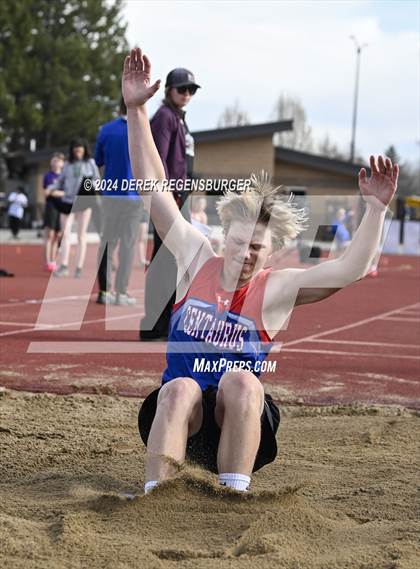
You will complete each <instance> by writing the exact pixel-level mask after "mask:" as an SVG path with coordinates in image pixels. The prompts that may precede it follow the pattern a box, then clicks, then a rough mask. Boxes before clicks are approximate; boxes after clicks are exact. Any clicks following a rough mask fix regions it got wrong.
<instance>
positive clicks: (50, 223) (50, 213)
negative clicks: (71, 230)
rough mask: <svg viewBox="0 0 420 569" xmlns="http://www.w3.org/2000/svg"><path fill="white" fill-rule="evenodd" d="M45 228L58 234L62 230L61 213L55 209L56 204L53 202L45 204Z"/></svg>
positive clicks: (48, 201) (49, 201)
mask: <svg viewBox="0 0 420 569" xmlns="http://www.w3.org/2000/svg"><path fill="white" fill-rule="evenodd" d="M44 227H48V228H49V229H53V230H54V231H56V232H57V233H58V232H59V231H60V229H61V226H60V212H59V211H58V209H57V208H56V207H55V205H54V202H53V201H51V200H47V201H46V202H45V211H44Z"/></svg>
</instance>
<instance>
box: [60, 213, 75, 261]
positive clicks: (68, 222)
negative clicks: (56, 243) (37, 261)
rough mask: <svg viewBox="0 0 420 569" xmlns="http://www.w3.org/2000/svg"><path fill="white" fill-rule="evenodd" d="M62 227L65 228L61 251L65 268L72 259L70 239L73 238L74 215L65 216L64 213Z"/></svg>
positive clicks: (61, 219)
mask: <svg viewBox="0 0 420 569" xmlns="http://www.w3.org/2000/svg"><path fill="white" fill-rule="evenodd" d="M60 222H61V227H62V228H63V237H62V239H61V248H60V249H61V250H60V257H61V258H60V262H61V264H62V265H64V266H65V267H68V265H69V258H70V238H71V228H72V227H73V222H74V213H70V214H69V215H65V214H64V213H62V214H61V215H60Z"/></svg>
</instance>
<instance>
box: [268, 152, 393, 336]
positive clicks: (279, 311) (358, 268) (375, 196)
mask: <svg viewBox="0 0 420 569" xmlns="http://www.w3.org/2000/svg"><path fill="white" fill-rule="evenodd" d="M370 166H371V176H370V177H369V178H368V177H367V175H366V170H365V169H364V168H362V169H361V170H360V172H359V188H360V192H361V194H362V196H363V199H364V200H365V202H366V212H365V214H364V216H363V219H362V221H361V223H360V226H359V228H358V229H357V231H356V233H355V235H354V237H353V239H352V241H351V243H350V245H349V247H348V248H347V249H346V251H345V252H344V253H343V254H342V255H341V256H340V257H338V258H337V259H335V260H332V261H326V262H324V263H321V264H320V265H318V266H316V267H312V268H310V269H286V270H282V271H274V272H273V273H272V274H271V275H270V277H269V280H268V283H267V289H266V294H265V298H264V320H265V322H266V321H267V320H268V322H266V323H267V325H268V326H269V327H270V328H271V330H278V329H280V328H281V325H282V324H283V322H284V320H285V318H287V315H288V314H289V313H290V310H291V309H292V308H293V306H296V305H300V304H308V303H311V302H317V301H319V300H322V299H324V298H327V297H328V296H330V295H331V294H334V292H337V290H340V289H341V288H343V287H345V286H347V285H349V284H351V283H353V282H355V281H357V280H359V279H361V278H362V277H364V276H365V275H366V274H367V272H368V270H369V268H370V267H371V264H372V261H373V259H374V258H375V255H376V254H377V253H378V249H379V245H380V241H381V235H382V230H383V224H384V219H385V213H386V209H387V206H388V205H389V203H390V201H391V200H392V198H393V196H394V194H395V191H396V189H397V182H398V165H397V164H395V165H394V166H393V165H392V162H391V160H390V159H389V158H387V159H386V160H384V159H383V158H382V156H379V158H378V160H377V161H376V159H375V158H374V157H373V156H371V157H370ZM277 324H279V325H278V326H277ZM266 328H267V326H266ZM267 330H268V328H267Z"/></svg>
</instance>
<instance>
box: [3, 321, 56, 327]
mask: <svg viewBox="0 0 420 569" xmlns="http://www.w3.org/2000/svg"><path fill="white" fill-rule="evenodd" d="M34 324H35V323H34V322H10V320H9V321H8V322H0V326H34ZM42 326H46V327H47V328H49V327H50V326H51V324H42Z"/></svg>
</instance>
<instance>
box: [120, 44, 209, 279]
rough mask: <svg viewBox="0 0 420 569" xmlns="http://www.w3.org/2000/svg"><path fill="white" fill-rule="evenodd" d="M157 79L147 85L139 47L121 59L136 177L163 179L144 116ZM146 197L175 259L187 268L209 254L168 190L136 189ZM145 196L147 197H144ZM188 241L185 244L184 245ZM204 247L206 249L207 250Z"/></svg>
mask: <svg viewBox="0 0 420 569" xmlns="http://www.w3.org/2000/svg"><path fill="white" fill-rule="evenodd" d="M159 86H160V80H157V81H156V82H155V83H153V84H151V64H150V61H149V59H148V57H147V56H146V55H144V54H143V53H142V51H141V49H139V48H136V49H133V50H131V53H130V55H128V56H127V57H126V58H125V61H124V71H123V76H122V94H123V97H124V101H125V104H126V106H127V123H128V145H129V152H130V162H131V169H132V171H133V176H134V178H135V179H136V180H140V181H144V180H158V181H159V182H162V181H163V180H165V178H166V176H165V170H164V168H163V164H162V160H161V158H160V156H159V153H158V151H157V148H156V145H155V143H154V140H153V136H152V132H151V129H150V123H149V118H148V116H147V110H146V102H147V101H148V100H149V99H150V98H151V97H153V95H154V94H155V93H156V91H157V90H158V89H159ZM140 193H141V194H142V196H144V197H146V196H150V199H151V204H150V217H151V219H152V222H153V224H154V226H155V228H156V230H157V232H158V233H159V236H160V237H161V239H162V241H164V243H165V245H166V246H167V247H168V249H170V251H171V252H172V253H173V254H174V255H175V257H176V258H177V260H178V261H179V262H181V263H182V264H183V265H184V266H185V267H186V268H188V267H189V266H190V264H191V262H192V260H193V259H194V258H195V257H196V256H197V253H198V252H199V251H200V250H202V249H203V248H204V249H206V253H207V255H209V256H211V255H212V254H213V253H212V250H211V247H210V244H209V242H208V241H207V239H206V238H205V237H204V236H203V235H202V234H201V233H200V232H199V231H198V230H196V229H195V228H194V227H193V226H192V225H191V224H190V223H188V222H187V221H186V220H185V219H184V218H183V217H182V215H181V213H180V211H179V210H178V207H177V205H176V203H175V200H174V199H173V197H172V195H171V193H170V192H169V191H168V190H163V191H162V189H161V187H160V186H158V187H157V188H156V191H152V192H148V191H140ZM146 199H147V198H146ZM186 244H188V247H187V246H186ZM207 249H208V250H207Z"/></svg>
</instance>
